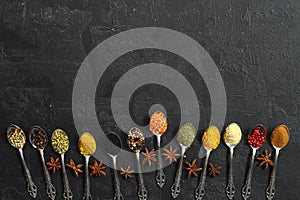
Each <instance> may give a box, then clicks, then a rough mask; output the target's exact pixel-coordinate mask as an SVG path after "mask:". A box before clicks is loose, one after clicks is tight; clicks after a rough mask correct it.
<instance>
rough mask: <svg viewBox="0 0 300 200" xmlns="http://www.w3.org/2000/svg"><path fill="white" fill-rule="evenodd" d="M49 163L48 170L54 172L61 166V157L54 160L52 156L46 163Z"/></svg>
mask: <svg viewBox="0 0 300 200" xmlns="http://www.w3.org/2000/svg"><path fill="white" fill-rule="evenodd" d="M46 164H47V165H48V170H52V172H53V173H55V172H56V171H57V170H59V169H60V168H61V165H60V162H59V158H56V159H55V160H54V158H53V157H51V158H50V162H47V163H46Z"/></svg>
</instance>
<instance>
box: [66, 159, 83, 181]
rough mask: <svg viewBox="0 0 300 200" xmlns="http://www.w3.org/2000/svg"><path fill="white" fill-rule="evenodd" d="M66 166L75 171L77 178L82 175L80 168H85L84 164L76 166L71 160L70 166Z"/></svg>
mask: <svg viewBox="0 0 300 200" xmlns="http://www.w3.org/2000/svg"><path fill="white" fill-rule="evenodd" d="M66 165H67V166H68V167H70V168H72V169H73V170H74V173H75V175H76V177H78V173H79V172H80V173H82V170H81V169H80V168H81V167H82V166H83V164H78V165H75V163H74V161H73V160H72V159H71V160H70V164H66Z"/></svg>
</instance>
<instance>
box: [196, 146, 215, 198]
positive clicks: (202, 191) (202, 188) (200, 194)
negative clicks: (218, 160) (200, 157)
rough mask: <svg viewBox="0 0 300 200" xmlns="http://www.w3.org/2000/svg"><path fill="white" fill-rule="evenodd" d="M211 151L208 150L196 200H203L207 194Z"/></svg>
mask: <svg viewBox="0 0 300 200" xmlns="http://www.w3.org/2000/svg"><path fill="white" fill-rule="evenodd" d="M210 151H211V150H207V152H206V158H205V163H204V168H203V171H202V174H201V177H200V181H199V184H198V187H197V189H196V191H195V199H196V200H201V199H202V198H203V197H204V194H205V180H206V171H207V163H208V159H209V155H210Z"/></svg>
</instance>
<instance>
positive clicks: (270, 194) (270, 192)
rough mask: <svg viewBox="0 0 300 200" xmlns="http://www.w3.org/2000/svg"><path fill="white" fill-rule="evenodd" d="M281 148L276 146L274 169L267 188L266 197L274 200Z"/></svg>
mask: <svg viewBox="0 0 300 200" xmlns="http://www.w3.org/2000/svg"><path fill="white" fill-rule="evenodd" d="M278 155H279V149H277V148H276V155H275V160H274V167H273V170H272V174H271V178H270V183H269V185H268V187H267V190H266V197H267V199H268V200H272V199H273V198H274V196H275V180H276V170H277V161H278Z"/></svg>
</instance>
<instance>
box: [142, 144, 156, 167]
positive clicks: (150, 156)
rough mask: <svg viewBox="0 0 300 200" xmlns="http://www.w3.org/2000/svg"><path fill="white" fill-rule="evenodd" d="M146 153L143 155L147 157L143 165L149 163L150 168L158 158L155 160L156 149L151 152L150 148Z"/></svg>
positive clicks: (146, 149)
mask: <svg viewBox="0 0 300 200" xmlns="http://www.w3.org/2000/svg"><path fill="white" fill-rule="evenodd" d="M145 151H146V152H142V154H143V155H144V156H145V158H144V160H143V161H142V164H143V165H144V164H146V163H148V164H149V166H150V165H151V161H153V162H156V158H155V155H156V154H155V153H154V149H151V150H150V151H149V150H148V148H145Z"/></svg>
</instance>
